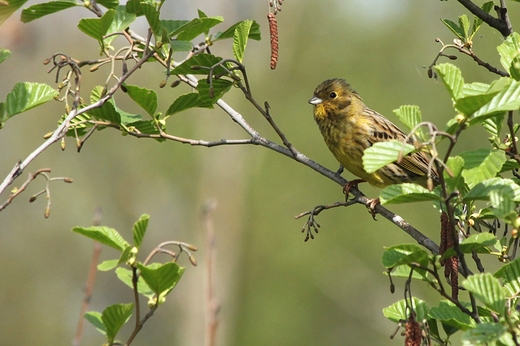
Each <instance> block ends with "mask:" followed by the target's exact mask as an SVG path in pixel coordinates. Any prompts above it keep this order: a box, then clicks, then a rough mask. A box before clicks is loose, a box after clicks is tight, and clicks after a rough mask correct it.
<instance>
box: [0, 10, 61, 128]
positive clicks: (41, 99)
mask: <svg viewBox="0 0 520 346" xmlns="http://www.w3.org/2000/svg"><path fill="white" fill-rule="evenodd" d="M0 7H1V6H0ZM56 96H58V92H57V91H56V90H55V89H53V88H52V87H51V86H49V85H47V84H42V83H28V82H20V83H16V84H15V86H14V87H13V89H12V90H11V91H10V92H9V94H7V97H6V100H5V106H4V107H5V109H4V112H5V118H4V120H7V119H8V118H10V117H12V116H14V115H16V114H19V113H22V112H25V111H27V110H29V109H31V108H34V107H37V106H39V105H41V104H43V103H45V102H48V101H50V100H52V99H53V98H54V97H56Z"/></svg>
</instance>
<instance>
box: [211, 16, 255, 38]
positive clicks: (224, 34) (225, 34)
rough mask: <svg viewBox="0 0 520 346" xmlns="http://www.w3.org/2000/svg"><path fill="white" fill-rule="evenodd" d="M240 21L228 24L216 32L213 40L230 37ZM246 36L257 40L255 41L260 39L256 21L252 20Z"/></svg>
mask: <svg viewBox="0 0 520 346" xmlns="http://www.w3.org/2000/svg"><path fill="white" fill-rule="evenodd" d="M240 23H242V22H238V23H236V24H233V25H232V26H230V27H229V28H228V29H227V30H226V31H224V32H218V33H217V34H216V35H215V36H214V38H213V42H215V41H218V40H224V39H227V38H232V37H233V35H234V34H235V28H236V27H237V26H238V25H240ZM248 38H250V39H252V40H257V41H259V40H260V39H261V34H260V25H259V24H258V23H257V22H256V21H254V20H253V24H252V25H251V28H250V30H249V35H248Z"/></svg>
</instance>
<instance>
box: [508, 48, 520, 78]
mask: <svg viewBox="0 0 520 346" xmlns="http://www.w3.org/2000/svg"><path fill="white" fill-rule="evenodd" d="M509 74H510V75H511V77H512V78H514V79H515V80H517V81H518V80H520V54H519V55H517V56H515V57H514V59H513V61H512V62H511V67H509Z"/></svg>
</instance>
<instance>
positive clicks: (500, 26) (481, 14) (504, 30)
mask: <svg viewBox="0 0 520 346" xmlns="http://www.w3.org/2000/svg"><path fill="white" fill-rule="evenodd" d="M458 1H459V2H460V3H461V4H462V6H464V7H466V8H467V9H468V10H469V11H470V12H471V13H473V14H474V15H475V16H477V17H478V18H480V19H482V21H484V23H486V24H487V25H489V26H490V27H492V28H494V29H496V30H498V31H499V32H500V33H501V34H502V36H504V37H507V36H509V35H511V33H512V30H511V28H510V27H508V25H507V22H506V21H505V20H503V19H499V18H495V17H493V16H492V15H490V14H489V13H486V12H485V11H484V10H482V9H481V8H480V7H479V6H477V5H476V4H474V3H473V2H472V1H471V0H458Z"/></svg>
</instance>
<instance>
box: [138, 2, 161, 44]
mask: <svg viewBox="0 0 520 346" xmlns="http://www.w3.org/2000/svg"><path fill="white" fill-rule="evenodd" d="M141 11H143V13H144V16H145V17H146V20H147V21H148V25H150V28H151V29H152V32H153V34H154V35H155V38H156V39H159V38H160V37H161V36H162V24H161V21H160V20H159V12H158V11H157V10H156V9H155V7H154V6H152V5H149V4H145V3H141ZM163 43H166V42H163Z"/></svg>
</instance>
